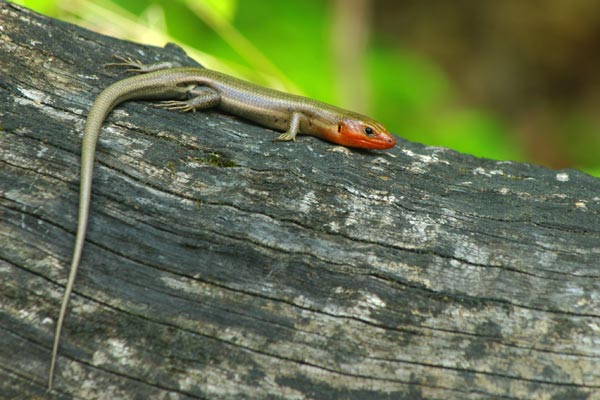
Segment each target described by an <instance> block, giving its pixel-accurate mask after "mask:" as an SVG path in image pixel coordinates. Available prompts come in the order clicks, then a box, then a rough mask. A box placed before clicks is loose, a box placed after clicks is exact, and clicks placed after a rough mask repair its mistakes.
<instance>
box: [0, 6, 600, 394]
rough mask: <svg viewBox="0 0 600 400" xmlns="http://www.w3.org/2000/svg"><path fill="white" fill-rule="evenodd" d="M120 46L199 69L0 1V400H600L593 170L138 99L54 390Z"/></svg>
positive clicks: (118, 144) (116, 133) (89, 247)
mask: <svg viewBox="0 0 600 400" xmlns="http://www.w3.org/2000/svg"><path fill="white" fill-rule="evenodd" d="M112 54H122V55H130V56H133V57H137V58H140V59H142V60H144V61H154V60H159V59H162V60H165V59H171V60H172V59H178V60H180V61H184V62H186V59H185V56H184V55H183V54H182V53H181V52H180V51H178V50H177V49H175V48H167V49H160V48H153V47H148V46H141V45H137V44H132V43H127V42H123V41H119V40H115V39H112V38H107V37H103V36H100V35H98V34H95V33H92V32H89V31H86V30H83V29H80V28H77V27H74V26H71V25H69V24H66V23H62V22H57V21H54V20H49V19H46V18H44V17H41V16H39V15H36V14H34V13H31V12H29V11H27V10H24V9H21V8H19V7H16V6H14V5H10V4H7V3H5V2H0V63H1V69H0V74H1V75H0V124H1V128H2V130H1V131H0V277H1V278H0V306H1V308H0V397H1V398H52V399H54V398H56V399H63V398H64V399H67V398H79V399H104V398H110V399H115V398H121V399H129V398H140V399H141V398H144V399H245V398H272V399H275V398H286V399H333V398H340V399H362V398H369V399H370V398H372V399H399V398H409V399H418V398H427V399H481V398H494V399H497V398H508V399H516V398H535V399H594V398H600V180H599V179H595V178H592V177H590V176H588V175H586V174H583V173H581V172H577V171H572V170H569V171H552V170H548V169H545V168H541V167H537V166H532V165H528V164H521V163H513V162H497V161H491V160H484V159H477V158H473V157H470V156H467V155H463V154H459V153H456V152H454V151H450V150H446V149H441V148H432V147H426V146H423V145H420V144H416V143H410V142H406V141H403V140H400V142H399V145H398V146H397V147H396V148H395V149H393V150H392V151H388V152H359V151H353V152H352V153H351V155H350V156H346V155H344V154H343V153H341V152H335V151H332V150H333V149H334V146H332V145H330V144H328V143H325V142H322V141H319V140H317V139H314V138H310V137H300V138H299V140H298V141H297V142H296V143H272V142H271V140H272V139H273V138H274V137H275V135H276V133H274V132H272V131H269V130H265V129H262V128H260V127H257V126H255V125H251V124H248V123H246V122H244V121H241V120H239V119H237V118H234V117H231V116H226V115H222V114H219V113H216V112H208V113H203V112H198V113H194V114H179V113H173V112H168V111H164V110H158V109H155V108H153V107H151V106H150V105H149V104H148V103H141V102H135V103H128V104H126V105H123V106H120V107H118V109H117V110H115V112H113V113H112V114H111V116H110V117H109V118H108V120H107V122H106V123H105V127H104V129H103V131H102V134H101V138H100V143H99V146H98V150H97V161H96V169H95V181H94V188H93V201H92V211H91V218H90V227H89V232H88V237H87V241H86V244H85V249H84V256H83V260H82V264H81V268H80V273H79V276H78V278H77V282H76V284H75V294H74V296H73V298H72V301H71V306H70V310H69V313H68V316H67V319H66V325H65V330H64V334H63V341H62V346H61V349H60V357H59V360H58V371H57V377H56V381H55V386H56V389H55V391H54V392H53V393H45V390H46V379H47V373H48V363H49V359H50V348H51V343H52V335H53V329H54V322H55V320H56V317H57V314H58V309H59V305H60V299H61V296H62V294H63V289H64V284H65V281H66V277H67V272H68V271H67V266H68V263H69V259H70V256H71V251H72V246H73V241H74V234H75V224H76V210H77V201H78V200H77V199H78V169H79V154H80V149H79V146H80V137H81V130H82V126H83V122H84V118H85V115H86V113H87V110H88V109H89V106H90V104H91V102H92V101H93V99H94V97H95V95H96V94H98V92H99V91H100V90H101V89H102V88H104V87H106V86H107V85H108V84H110V83H111V82H114V81H115V80H117V79H119V78H120V77H123V76H124V74H123V73H121V72H119V71H114V70H105V69H104V68H102V65H103V64H104V63H106V62H109V61H111V57H112ZM189 62H190V61H189V60H187V63H189ZM406 129H410V127H406ZM399 133H401V132H399Z"/></svg>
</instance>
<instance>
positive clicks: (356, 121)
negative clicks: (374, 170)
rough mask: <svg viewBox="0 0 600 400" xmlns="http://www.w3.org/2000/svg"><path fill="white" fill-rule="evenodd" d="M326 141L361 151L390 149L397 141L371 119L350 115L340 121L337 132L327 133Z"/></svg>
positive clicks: (336, 128)
mask: <svg viewBox="0 0 600 400" xmlns="http://www.w3.org/2000/svg"><path fill="white" fill-rule="evenodd" d="M325 139H327V140H329V141H332V142H334V143H337V144H341V145H342V146H347V147H358V148H361V149H377V150H383V149H389V148H391V147H394V145H395V144H396V139H395V138H394V136H393V135H392V134H390V133H389V132H388V131H387V129H385V127H384V126H383V125H382V124H380V123H379V122H377V121H375V120H372V119H371V118H368V117H365V116H362V115H359V114H354V113H352V114H349V115H346V116H344V117H343V118H342V119H341V120H340V121H338V123H337V126H336V127H335V131H331V130H330V131H329V132H327V135H326V137H325Z"/></svg>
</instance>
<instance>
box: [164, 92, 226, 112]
mask: <svg viewBox="0 0 600 400" xmlns="http://www.w3.org/2000/svg"><path fill="white" fill-rule="evenodd" d="M187 93H188V95H190V96H192V97H190V98H189V99H187V100H167V101H161V102H160V103H158V104H155V105H154V106H155V107H158V108H163V109H165V110H172V111H181V112H190V111H196V110H203V109H207V108H213V107H216V106H217V105H218V104H219V102H220V101H221V95H220V94H219V92H217V91H216V90H214V89H211V88H209V87H206V86H198V87H194V88H193V89H191V90H189V91H188V92H187Z"/></svg>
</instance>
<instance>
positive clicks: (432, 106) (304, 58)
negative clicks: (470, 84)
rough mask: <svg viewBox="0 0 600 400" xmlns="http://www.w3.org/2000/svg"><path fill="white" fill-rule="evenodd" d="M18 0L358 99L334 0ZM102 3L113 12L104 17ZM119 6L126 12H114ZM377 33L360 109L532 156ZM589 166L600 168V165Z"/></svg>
mask: <svg viewBox="0 0 600 400" xmlns="http://www.w3.org/2000/svg"><path fill="white" fill-rule="evenodd" d="M17 2H18V3H21V4H23V5H25V6H27V7H29V8H33V9H35V10H37V11H38V12H41V13H43V14H46V15H49V16H52V17H56V18H60V19H64V20H69V21H71V22H75V23H77V24H80V25H83V26H86V27H88V28H91V29H95V30H100V31H102V32H103V33H106V34H111V35H114V36H119V37H126V38H128V39H131V40H136V41H142V42H146V43H148V40H149V39H147V38H148V37H149V35H148V33H147V32H148V31H162V34H163V35H164V36H161V37H164V38H165V39H166V40H169V41H174V42H177V43H180V44H183V45H186V46H189V47H191V48H196V49H198V50H199V51H201V52H202V54H204V55H211V56H212V57H214V58H211V59H203V58H202V55H200V56H199V57H200V58H199V59H198V61H199V62H201V63H203V64H205V65H207V66H209V67H212V68H216V69H224V70H225V72H229V73H232V72H233V73H234V74H236V75H238V76H242V77H244V78H246V79H249V80H252V81H255V82H257V83H260V84H266V85H269V86H272V87H276V88H279V89H283V90H287V91H292V92H296V93H299V94H303V95H306V96H309V97H313V98H316V99H319V100H322V101H325V102H329V103H333V104H337V105H339V106H342V107H349V104H352V102H351V101H350V100H352V99H343V98H340V96H339V94H338V93H337V92H336V84H335V82H336V74H337V71H336V68H339V66H338V67H336V63H335V61H336V60H334V52H333V51H332V48H331V47H332V46H331V42H332V40H331V35H332V31H331V21H332V20H333V18H334V16H333V15H332V13H333V12H334V8H333V7H332V6H331V2H329V1H323V0H287V1H275V0H274V1H265V0H243V1H237V0H153V1H149V0H112V1H111V0H93V1H92V0H89V1H87V0H78V1H73V0H33V1H31V0H22V1H17ZM100 10H101V11H100ZM99 12H103V13H107V14H102V17H100V18H99V17H97V15H98V13H99ZM112 13H115V15H119V18H118V19H117V18H112V17H110V16H111V15H112ZM95 15H96V16H95ZM107 15H108V16H107ZM117 21H131V22H132V23H134V22H135V27H140V28H135V29H137V30H138V31H139V32H136V31H133V32H132V30H131V29H132V28H131V26H122V27H121V26H120V25H127V24H126V23H119V22H117ZM132 33H133V37H132ZM377 35H378V33H377V32H372V36H371V38H370V41H369V45H368V47H367V50H366V52H365V54H364V55H363V57H364V60H365V65H366V66H367V71H368V73H367V76H366V77H365V79H368V83H367V84H368V87H369V93H370V104H369V105H368V107H367V108H368V109H367V110H356V111H359V112H367V113H369V114H371V116H373V117H374V118H376V119H378V120H381V121H382V122H384V123H385V124H386V125H387V126H388V128H389V129H390V130H391V131H392V132H394V133H396V134H398V135H400V136H402V137H404V138H406V139H409V140H413V141H418V142H423V143H427V144H430V145H435V146H443V147H450V148H453V149H455V150H458V151H461V152H466V153H470V154H474V155H477V156H482V157H486V158H493V159H501V160H516V161H526V160H524V158H523V157H524V156H523V154H521V152H520V150H519V146H518V145H517V143H515V142H514V138H513V136H512V135H510V132H509V131H508V130H509V128H508V127H507V126H506V124H504V123H503V121H502V120H500V119H499V118H498V117H497V116H495V115H494V114H492V113H491V112H489V111H485V110H482V109H474V108H472V107H469V106H468V105H464V104H460V101H458V99H457V97H458V94H457V93H456V89H455V88H454V87H453V85H452V83H451V81H450V80H449V79H448V78H447V77H446V75H445V74H444V72H443V71H442V70H441V69H440V68H438V67H437V66H436V65H435V64H433V63H432V61H430V60H428V59H425V58H423V57H421V56H419V55H418V54H416V53H414V52H411V51H410V49H408V48H404V49H402V48H401V47H400V46H399V45H398V43H393V45H392V43H389V41H390V40H391V39H390V38H385V37H378V36H377ZM151 44H154V45H158V46H162V45H164V43H160V42H155V43H151ZM186 49H187V48H186ZM565 123H566V124H568V126H566V127H565V128H566V129H574V130H577V129H587V128H589V127H586V126H584V125H585V124H586V122H585V120H584V119H578V118H577V117H576V116H574V117H573V118H571V119H568V120H566V122H565ZM581 146H586V144H584V143H581ZM599 146H600V144H599ZM570 148H573V146H570ZM584 153H585V152H584ZM588 172H590V173H596V174H600V168H598V169H595V170H594V169H593V168H592V169H588Z"/></svg>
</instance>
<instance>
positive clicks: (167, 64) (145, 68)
mask: <svg viewBox="0 0 600 400" xmlns="http://www.w3.org/2000/svg"><path fill="white" fill-rule="evenodd" d="M114 57H115V59H116V60H117V61H118V62H114V63H108V64H104V67H105V68H108V67H126V68H127V69H126V71H127V72H135V73H138V74H145V73H147V72H152V71H158V70H161V69H168V68H176V67H181V64H179V63H176V62H172V61H161V62H157V63H153V64H143V63H142V62H140V61H138V60H135V59H133V58H131V57H123V56H114Z"/></svg>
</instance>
